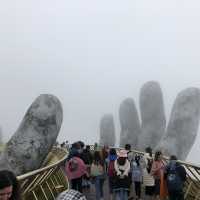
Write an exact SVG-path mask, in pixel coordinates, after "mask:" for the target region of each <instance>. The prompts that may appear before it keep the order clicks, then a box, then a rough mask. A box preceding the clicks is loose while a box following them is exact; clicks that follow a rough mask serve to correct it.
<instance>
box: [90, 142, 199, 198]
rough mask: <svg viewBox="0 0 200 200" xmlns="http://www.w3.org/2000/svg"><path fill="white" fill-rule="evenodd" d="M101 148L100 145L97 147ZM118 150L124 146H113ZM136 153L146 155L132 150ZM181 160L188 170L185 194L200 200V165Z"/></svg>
mask: <svg viewBox="0 0 200 200" xmlns="http://www.w3.org/2000/svg"><path fill="white" fill-rule="evenodd" d="M96 148H97V149H99V148H98V147H96ZM113 148H115V149H117V150H120V149H122V148H116V147H113ZM90 149H91V150H95V147H94V145H91V146H90ZM132 151H133V152H134V153H135V154H138V155H144V152H141V151H137V150H132ZM164 160H165V162H166V163H168V162H169V158H168V157H164ZM177 162H179V163H180V164H181V165H182V166H183V167H184V168H185V169H186V172H187V180H186V183H185V188H184V196H185V199H186V200H200V166H198V165H194V164H192V163H189V162H184V161H181V160H178V161H177Z"/></svg>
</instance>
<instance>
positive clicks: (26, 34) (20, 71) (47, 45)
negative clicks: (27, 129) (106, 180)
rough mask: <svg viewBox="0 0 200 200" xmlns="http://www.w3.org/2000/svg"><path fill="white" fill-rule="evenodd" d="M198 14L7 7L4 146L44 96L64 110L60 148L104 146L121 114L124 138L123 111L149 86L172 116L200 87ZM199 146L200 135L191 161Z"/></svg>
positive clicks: (33, 2)
mask: <svg viewBox="0 0 200 200" xmlns="http://www.w3.org/2000/svg"><path fill="white" fill-rule="evenodd" d="M199 10H200V2H199V0H167V1H164V0H163V1H161V0H130V1H121V0H99V1H95V0H91V1H89V0H84V1H83V0H70V1H69V0H59V1H55V0H42V1H41V0H30V1H27V0H20V1H17V0H13V1H12V2H10V1H2V2H1V6H0V28H1V32H0V35H1V37H0V55H1V56H0V66H1V67H0V80H1V84H0V91H1V104H0V110H1V112H0V125H1V126H2V128H3V133H4V139H5V140H8V138H9V137H10V136H11V135H12V134H13V133H14V132H15V130H16V129H17V127H18V125H19V123H20V122H21V120H22V118H23V116H24V113H25V112H26V110H27V108H28V107H29V106H30V104H31V103H32V101H33V100H34V99H35V98H36V97H37V96H38V95H39V94H41V93H51V94H54V95H56V96H57V97H58V98H59V99H60V100H61V102H62V104H63V109H64V121H63V125H62V129H61V132H60V135H59V140H60V141H62V140H66V139H68V140H70V141H76V140H80V139H81V140H84V141H85V142H86V143H93V142H95V141H98V135H99V121H100V118H101V117H102V115H103V114H105V113H112V114H113V115H114V118H115V122H116V132H117V134H118V135H119V131H120V129H119V122H118V108H119V104H120V103H121V101H122V100H123V99H124V98H126V97H133V98H134V99H135V101H136V104H137V105H138V96H139V90H140V88H141V87H142V85H143V84H144V83H145V82H147V81H150V80H155V81H158V82H159V83H160V84H161V87H162V89H163V93H164V98H165V108H166V113H167V117H168V116H169V114H170V111H171V107H172V105H173V102H174V99H175V97H176V95H177V93H178V92H180V91H181V90H183V89H185V88H187V87H190V86H194V87H200V81H199V80H200V73H199V72H200V68H199V67H200V57H199V52H200V26H199V21H200V12H199ZM199 143H200V134H199V135H198V137H197V140H196V143H195V145H194V147H193V149H192V152H191V153H190V156H189V160H194V158H195V153H194V152H196V151H198V152H199V153H200V149H199ZM196 155H197V154H196ZM199 162H200V160H199Z"/></svg>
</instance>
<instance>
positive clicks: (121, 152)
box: [117, 150, 127, 158]
mask: <svg viewBox="0 0 200 200" xmlns="http://www.w3.org/2000/svg"><path fill="white" fill-rule="evenodd" d="M117 155H118V157H120V158H127V151H126V150H120V151H119V152H118V153H117Z"/></svg>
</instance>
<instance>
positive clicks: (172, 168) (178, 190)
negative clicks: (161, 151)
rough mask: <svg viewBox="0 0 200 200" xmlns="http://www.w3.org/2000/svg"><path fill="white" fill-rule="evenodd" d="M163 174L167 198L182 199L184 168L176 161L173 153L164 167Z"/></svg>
mask: <svg viewBox="0 0 200 200" xmlns="http://www.w3.org/2000/svg"><path fill="white" fill-rule="evenodd" d="M164 174H165V177H166V181H167V189H168V194H169V200H184V194H183V187H184V183H185V181H186V170H185V168H184V167H183V166H181V164H179V163H178V162H177V157H176V156H175V155H172V156H171V157H170V162H169V164H167V166H166V167H165V170H164Z"/></svg>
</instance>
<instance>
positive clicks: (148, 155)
mask: <svg viewBox="0 0 200 200" xmlns="http://www.w3.org/2000/svg"><path fill="white" fill-rule="evenodd" d="M152 164H153V156H152V149H151V147H147V148H146V149H145V154H144V156H143V158H142V160H141V166H142V168H143V184H144V186H145V200H153V197H154V189H155V180H154V177H153V176H152V175H151V168H152Z"/></svg>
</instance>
